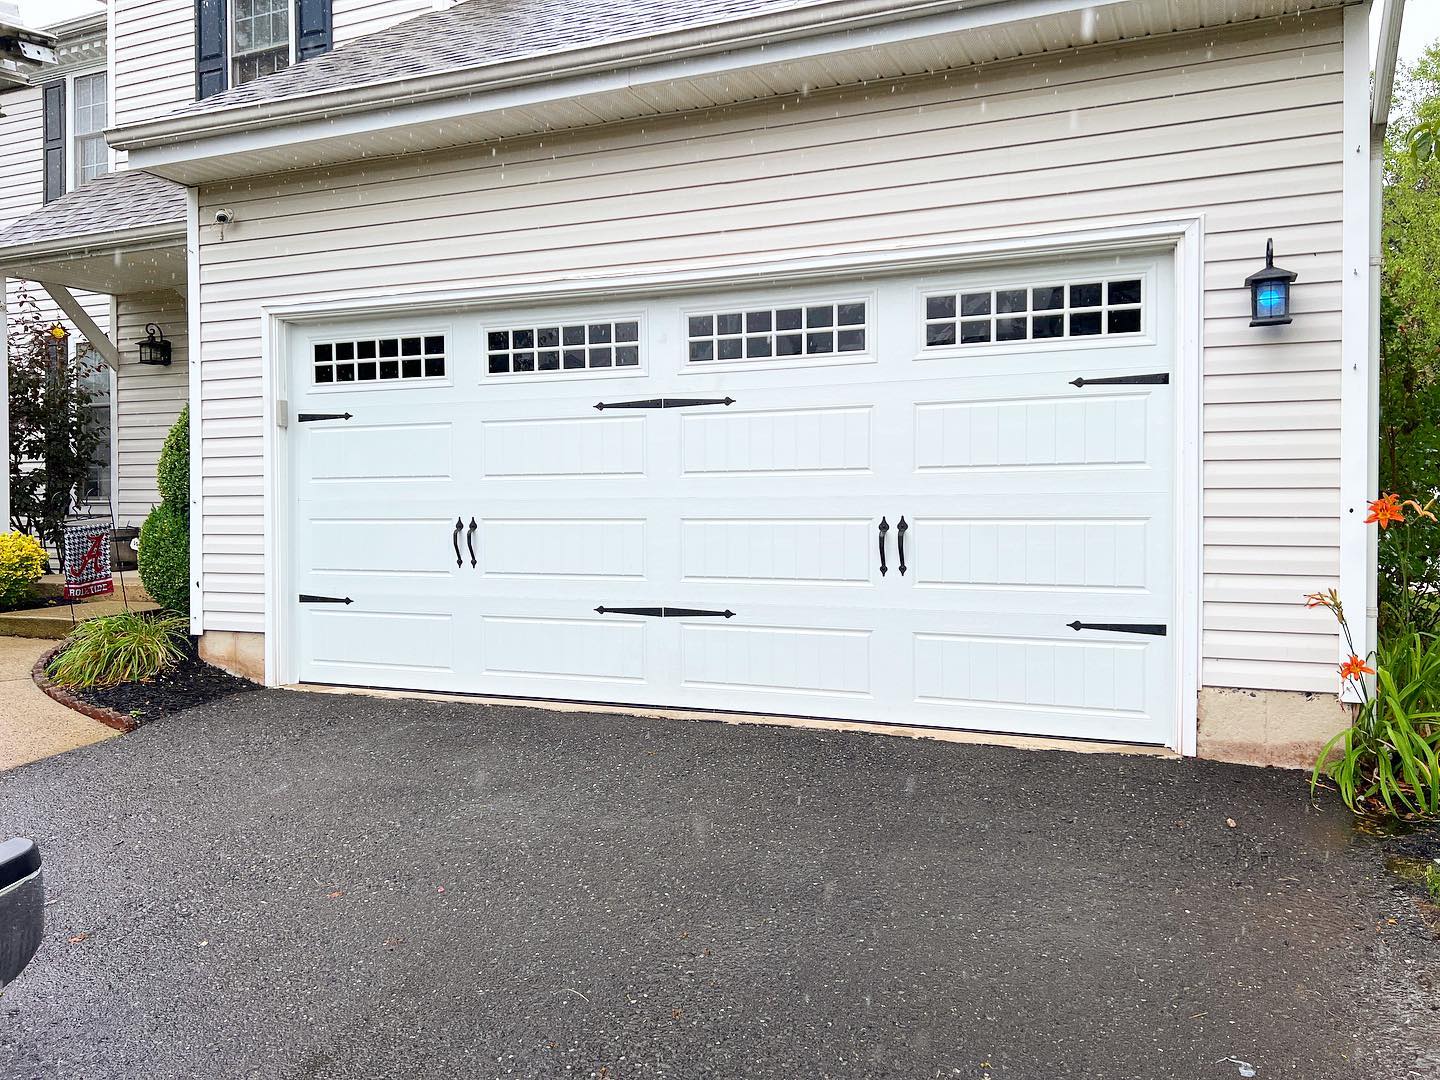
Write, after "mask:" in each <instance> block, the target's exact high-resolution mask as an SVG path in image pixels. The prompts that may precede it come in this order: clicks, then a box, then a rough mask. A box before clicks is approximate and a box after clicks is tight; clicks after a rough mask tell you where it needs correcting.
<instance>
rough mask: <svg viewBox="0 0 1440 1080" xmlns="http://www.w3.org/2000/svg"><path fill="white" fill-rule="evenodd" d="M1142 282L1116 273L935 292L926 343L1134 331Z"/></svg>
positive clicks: (929, 304) (1042, 338) (942, 344)
mask: <svg viewBox="0 0 1440 1080" xmlns="http://www.w3.org/2000/svg"><path fill="white" fill-rule="evenodd" d="M1142 287H1143V286H1142V282H1141V281H1140V279H1138V278H1120V279H1116V280H1114V281H1078V282H1064V283H1061V284H1058V285H1030V286H1024V287H1020V286H1017V287H1014V288H1004V289H975V290H970V291H962V292H944V293H935V294H932V295H929V296H927V297H926V298H925V345H926V347H927V348H932V349H933V348H948V347H950V346H954V345H989V344H993V343H997V342H998V343H1002V344H1003V343H1006V342H1011V341H1046V340H1051V339H1055V338H1087V337H1118V336H1120V335H1124V334H1138V333H1140V331H1141V327H1142V321H1143V320H1142V313H1143V307H1144V305H1143V302H1142V295H1141V294H1142Z"/></svg>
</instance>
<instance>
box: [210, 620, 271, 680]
mask: <svg viewBox="0 0 1440 1080" xmlns="http://www.w3.org/2000/svg"><path fill="white" fill-rule="evenodd" d="M200 658H201V659H202V660H204V661H205V662H206V663H207V664H214V665H215V666H216V667H218V668H221V669H223V670H225V671H228V672H230V674H232V675H239V676H241V677H242V678H246V679H250V680H252V681H253V682H258V683H263V682H264V681H265V635H264V634H245V633H240V632H238V631H234V630H206V631H205V633H203V634H201V635H200Z"/></svg>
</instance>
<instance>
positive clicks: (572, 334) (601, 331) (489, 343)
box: [485, 319, 640, 375]
mask: <svg viewBox="0 0 1440 1080" xmlns="http://www.w3.org/2000/svg"><path fill="white" fill-rule="evenodd" d="M485 344H486V349H487V350H488V351H487V353H486V364H485V369H486V370H487V371H488V372H489V373H490V374H491V375H529V374H533V373H536V372H539V373H542V374H545V373H555V372H571V373H574V372H581V371H599V370H604V369H608V368H617V367H619V368H635V367H639V366H640V321H639V320H638V319H620V320H611V321H606V322H573V323H558V324H557V323H549V324H547V325H544V326H507V327H496V328H494V329H487V330H486V331H485Z"/></svg>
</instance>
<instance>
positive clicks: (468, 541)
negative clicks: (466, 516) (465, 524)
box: [465, 517, 480, 570]
mask: <svg viewBox="0 0 1440 1080" xmlns="http://www.w3.org/2000/svg"><path fill="white" fill-rule="evenodd" d="M478 528H479V526H478V525H476V524H475V519H474V518H473V517H472V518H471V519H470V528H468V529H466V530H465V546H466V547H467V548H469V549H470V568H471V569H472V570H473V569H474V568H475V564H476V563H477V562H479V561H480V560H478V559H477V558H475V530H476V529H478Z"/></svg>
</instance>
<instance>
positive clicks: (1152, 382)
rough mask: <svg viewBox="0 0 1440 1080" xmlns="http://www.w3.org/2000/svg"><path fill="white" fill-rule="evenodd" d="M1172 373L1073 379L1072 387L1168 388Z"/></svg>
mask: <svg viewBox="0 0 1440 1080" xmlns="http://www.w3.org/2000/svg"><path fill="white" fill-rule="evenodd" d="M1169 383H1170V373H1169V372H1168V371H1160V372H1156V373H1155V374H1154V375H1111V376H1110V377H1108V378H1105V379H1071V380H1070V385H1071V386H1168V385H1169Z"/></svg>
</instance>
